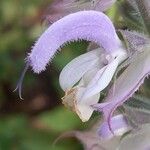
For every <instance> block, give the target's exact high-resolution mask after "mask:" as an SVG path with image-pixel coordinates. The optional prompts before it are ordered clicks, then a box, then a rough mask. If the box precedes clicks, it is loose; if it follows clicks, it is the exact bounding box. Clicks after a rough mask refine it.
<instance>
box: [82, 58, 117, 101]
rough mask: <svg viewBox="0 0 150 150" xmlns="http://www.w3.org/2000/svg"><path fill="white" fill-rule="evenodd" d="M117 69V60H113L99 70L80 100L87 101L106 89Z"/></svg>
mask: <svg viewBox="0 0 150 150" xmlns="http://www.w3.org/2000/svg"><path fill="white" fill-rule="evenodd" d="M117 67H118V60H116V59H115V60H114V61H112V62H111V63H110V64H108V65H107V66H105V67H103V68H102V69H100V70H99V71H98V72H97V73H96V75H95V76H94V78H93V79H92V80H91V82H90V83H89V84H88V86H87V88H86V90H85V92H84V94H83V96H82V99H87V98H88V97H91V96H93V95H95V94H97V93H99V92H100V91H102V90H103V89H104V88H106V87H107V86H108V84H109V83H110V81H111V79H112V77H113V75H114V73H115V71H116V68H117Z"/></svg>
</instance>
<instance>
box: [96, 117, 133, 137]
mask: <svg viewBox="0 0 150 150" xmlns="http://www.w3.org/2000/svg"><path fill="white" fill-rule="evenodd" d="M111 127H112V130H113V133H114V134H112V132H111V131H110V129H109V126H108V123H107V122H104V123H103V124H102V125H101V126H100V128H99V130H98V134H99V136H100V137H101V138H103V139H110V138H112V137H114V136H122V135H123V134H124V133H126V132H127V131H129V130H131V126H130V125H129V124H128V121H127V119H126V117H125V116H123V115H121V114H120V115H116V116H114V117H112V118H111Z"/></svg>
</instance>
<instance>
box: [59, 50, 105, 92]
mask: <svg viewBox="0 0 150 150" xmlns="http://www.w3.org/2000/svg"><path fill="white" fill-rule="evenodd" d="M103 53H104V52H103V51H102V50H101V49H100V48H99V49H96V50H93V51H90V52H88V53H85V54H82V55H80V56H78V57H76V58H75V59H73V60H72V61H71V62H69V63H68V64H67V65H66V66H65V67H64V68H63V70H62V71H61V73H60V76H59V83H60V86H61V88H62V89H63V90H64V91H66V90H67V89H70V88H72V87H73V85H74V84H75V83H77V82H78V81H79V80H80V79H81V77H82V76H83V75H84V74H85V73H86V72H87V71H88V70H90V69H91V68H95V67H96V66H99V67H103V66H104V63H103V59H100V56H102V54H103Z"/></svg>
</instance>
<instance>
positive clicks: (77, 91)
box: [62, 86, 100, 122]
mask: <svg viewBox="0 0 150 150" xmlns="http://www.w3.org/2000/svg"><path fill="white" fill-rule="evenodd" d="M84 90H85V88H83V87H78V86H77V87H75V88H73V89H70V90H69V91H67V92H66V95H65V96H64V97H63V98H62V100H63V104H64V105H65V106H66V107H68V108H70V109H71V110H72V111H74V112H76V113H77V115H78V116H79V118H80V119H81V120H82V121H83V122H85V121H88V120H89V119H90V117H91V115H92V113H93V111H94V109H93V108H92V107H91V105H94V104H97V103H98V101H99V98H100V94H96V95H94V96H92V97H90V98H88V99H86V101H84V102H83V101H81V96H82V94H83V92H84Z"/></svg>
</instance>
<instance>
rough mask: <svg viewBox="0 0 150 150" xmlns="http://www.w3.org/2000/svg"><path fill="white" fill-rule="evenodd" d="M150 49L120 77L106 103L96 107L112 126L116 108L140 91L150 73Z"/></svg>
mask: <svg viewBox="0 0 150 150" xmlns="http://www.w3.org/2000/svg"><path fill="white" fill-rule="evenodd" d="M149 64H150V47H146V48H145V49H144V51H143V52H141V53H139V54H138V56H137V57H136V58H135V60H134V61H133V62H132V63H131V64H130V65H129V66H128V67H127V68H126V69H125V71H124V72H123V73H122V74H121V75H120V76H119V78H118V79H117V81H116V83H115V89H114V86H112V88H111V89H110V91H109V94H108V96H107V97H106V103H102V104H98V105H96V106H94V107H95V108H96V109H97V110H99V111H102V112H103V113H104V117H105V120H106V121H107V123H108V124H109V127H110V129H111V125H110V119H111V116H112V114H113V112H114V111H115V110H116V108H117V107H118V106H120V105H122V104H123V103H124V102H125V101H126V100H128V99H129V98H130V97H131V96H132V95H133V94H134V93H135V91H137V90H138V88H139V87H140V85H141V84H142V83H143V82H144V79H145V78H146V77H147V76H148V75H149V73H150V65H149Z"/></svg>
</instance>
